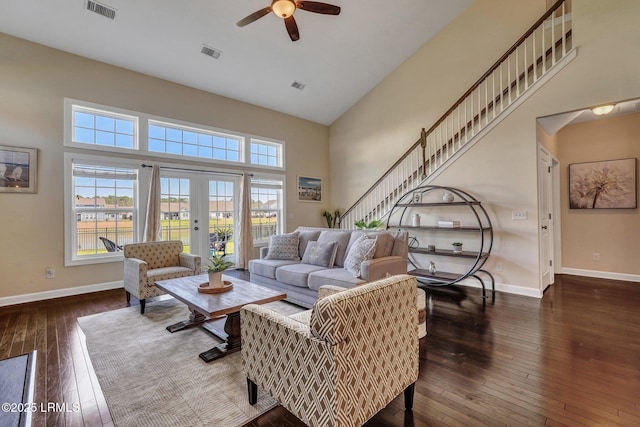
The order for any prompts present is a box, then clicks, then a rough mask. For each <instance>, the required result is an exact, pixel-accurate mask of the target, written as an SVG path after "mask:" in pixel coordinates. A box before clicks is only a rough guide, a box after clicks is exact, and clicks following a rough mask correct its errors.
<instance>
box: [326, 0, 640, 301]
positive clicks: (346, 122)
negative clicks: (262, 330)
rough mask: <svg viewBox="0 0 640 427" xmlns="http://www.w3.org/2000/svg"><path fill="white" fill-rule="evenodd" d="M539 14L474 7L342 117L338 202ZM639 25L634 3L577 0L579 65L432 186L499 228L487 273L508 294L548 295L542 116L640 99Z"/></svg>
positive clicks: (336, 135) (536, 9) (335, 147)
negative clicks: (475, 202)
mask: <svg viewBox="0 0 640 427" xmlns="http://www.w3.org/2000/svg"><path fill="white" fill-rule="evenodd" d="M543 11H544V2H537V1H529V2H513V1H510V0H477V1H475V2H474V3H473V4H472V5H471V6H470V7H469V8H468V9H467V10H465V12H464V13H463V14H462V15H461V16H460V17H459V18H457V19H456V20H454V21H453V23H452V24H451V25H449V26H448V27H447V28H445V29H444V30H443V31H442V32H441V33H440V34H439V35H438V36H437V37H435V38H434V39H433V40H432V41H431V42H429V43H427V44H426V45H424V46H423V47H422V48H421V49H420V50H419V51H418V52H417V53H416V54H415V55H414V56H413V57H412V58H410V59H409V60H408V61H406V63H404V64H403V65H402V66H400V67H399V68H398V69H397V70H395V71H394V72H393V73H392V74H391V75H389V76H388V77H387V78H386V79H385V80H383V81H382V82H381V83H380V84H379V85H378V87H377V88H375V89H374V90H373V91H371V92H370V93H369V94H368V95H367V96H365V97H364V98H363V99H362V100H361V101H360V102H358V103H357V104H356V105H355V106H354V107H353V108H352V109H350V110H349V111H348V112H347V113H345V114H344V115H343V116H342V117H341V118H340V119H338V120H337V121H336V122H335V123H334V124H333V125H332V126H331V129H330V141H331V143H330V154H331V159H330V160H331V172H332V175H333V177H334V179H333V186H332V191H331V195H332V201H333V204H334V205H337V206H341V207H348V206H349V205H350V203H352V202H353V201H355V200H356V199H357V198H358V197H359V196H360V195H361V194H362V192H363V191H364V190H366V188H367V187H368V186H369V185H371V184H372V183H373V182H374V181H375V180H376V179H377V178H379V176H380V173H381V172H383V171H384V170H385V169H386V168H387V167H388V166H390V165H391V164H392V163H393V161H394V160H396V159H397V158H398V156H399V155H400V154H402V152H404V151H405V150H406V149H407V148H408V147H409V146H410V145H411V144H412V143H413V142H415V141H416V140H417V139H418V135H419V132H420V128H422V127H427V128H428V127H430V126H431V124H432V123H433V122H434V121H435V120H436V119H437V118H438V117H439V116H440V115H441V114H442V113H443V112H445V111H446V110H447V109H448V108H449V107H450V106H451V104H452V103H453V102H454V101H455V100H456V99H457V98H458V97H459V96H461V95H462V94H463V93H464V92H465V91H466V89H467V88H468V87H469V86H470V85H471V83H473V81H474V80H475V79H476V78H478V77H479V76H480V75H482V74H483V73H484V71H485V70H486V69H487V68H488V67H489V66H490V65H491V64H492V63H493V62H494V61H495V60H496V59H497V58H498V57H500V55H501V54H502V53H504V51H506V49H507V48H508V47H510V46H511V45H512V44H513V43H514V42H515V40H516V39H517V38H518V37H519V36H520V35H521V34H522V33H524V32H525V30H526V29H527V28H528V27H529V26H530V25H531V24H533V22H535V21H536V19H537V18H538V17H539V16H541V15H542V13H543ZM639 17H640V2H637V1H634V0H602V1H597V2H595V1H589V0H574V1H573V44H574V46H576V47H577V48H578V55H577V57H576V59H574V60H573V61H572V62H571V63H570V64H569V65H568V66H567V67H566V68H565V69H564V70H562V71H561V72H560V73H559V74H558V75H556V76H555V77H553V79H552V80H551V81H550V82H548V83H547V84H546V85H545V86H544V87H542V88H541V89H539V90H538V91H537V92H536V93H535V94H534V95H533V96H532V97H531V98H530V99H529V100H528V101H527V102H525V103H524V104H523V105H522V106H520V107H519V108H518V109H517V110H516V111H515V112H514V113H512V114H511V115H510V116H509V117H507V118H506V119H505V120H504V121H503V122H502V123H501V124H500V125H498V126H497V127H496V128H495V129H494V130H493V131H492V132H491V133H490V134H489V135H488V136H487V137H485V138H484V139H483V140H482V141H481V142H480V143H479V144H477V145H475V146H474V147H473V148H472V149H471V150H470V151H469V152H468V153H467V154H465V156H463V158H462V159H460V160H459V161H458V162H456V163H455V164H454V165H453V166H452V167H450V168H448V169H447V170H446V171H445V172H444V173H443V174H442V175H440V176H438V177H437V178H436V180H435V181H434V183H435V184H440V185H450V186H459V187H461V188H463V189H465V190H468V191H469V192H470V193H472V194H473V195H475V196H476V197H477V198H478V199H480V200H482V201H483V202H484V203H485V206H486V207H487V208H488V210H489V214H490V216H491V218H492V221H493V225H494V227H495V242H494V248H493V251H492V256H491V258H490V260H489V262H488V263H487V266H486V267H487V269H488V270H489V271H491V272H493V273H494V275H495V276H496V281H497V282H498V283H499V284H501V285H504V286H503V289H508V290H512V291H515V292H521V293H523V294H530V295H540V294H541V291H542V288H543V286H542V285H541V283H540V274H539V261H538V259H539V250H538V202H537V171H536V162H537V159H536V156H537V149H536V142H537V139H538V138H537V136H536V118H537V117H543V116H547V115H551V114H555V113H560V112H565V111H573V110H577V109H580V108H585V107H588V106H592V105H598V104H602V103H605V102H607V101H615V100H621V99H629V98H633V97H637V96H638V95H639V94H640V78H639V75H638V73H637V70H638V69H639V68H640V57H638V56H637V55H633V54H632V52H635V51H636V50H637V43H638V29H637V21H638V18H639ZM486 55H488V56H486ZM350 166H351V167H350ZM513 210H527V212H528V220H527V221H514V220H512V219H511V213H512V211H513ZM497 263H500V264H501V267H502V270H503V271H502V272H497V271H496V264H497Z"/></svg>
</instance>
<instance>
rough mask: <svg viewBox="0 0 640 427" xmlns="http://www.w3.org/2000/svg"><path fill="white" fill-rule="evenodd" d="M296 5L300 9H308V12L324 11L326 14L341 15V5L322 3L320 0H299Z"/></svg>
mask: <svg viewBox="0 0 640 427" xmlns="http://www.w3.org/2000/svg"><path fill="white" fill-rule="evenodd" d="M296 6H297V7H298V9H302V10H306V11H307V12H315V13H322V14H325V15H340V6H334V5H332V4H327V3H321V2H319V1H299V2H297V3H296Z"/></svg>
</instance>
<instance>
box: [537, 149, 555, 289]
mask: <svg viewBox="0 0 640 427" xmlns="http://www.w3.org/2000/svg"><path fill="white" fill-rule="evenodd" d="M551 166H552V159H551V154H550V153H549V152H548V151H547V150H546V149H545V148H544V147H542V146H539V147H538V206H539V215H538V217H539V218H540V224H539V225H540V230H539V232H540V236H539V239H540V240H539V241H540V285H541V289H542V290H544V289H545V288H546V287H547V286H548V285H550V284H552V283H553V281H554V269H553V257H554V255H553V235H554V234H553V188H552V182H553V181H552V173H551V171H552V168H551Z"/></svg>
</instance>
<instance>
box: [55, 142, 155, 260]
mask: <svg viewBox="0 0 640 427" xmlns="http://www.w3.org/2000/svg"><path fill="white" fill-rule="evenodd" d="M74 162H87V163H90V164H96V165H104V166H115V167H118V166H119V167H124V168H130V169H135V170H137V171H138V182H137V183H136V186H135V188H134V192H135V205H134V207H133V208H134V211H135V212H136V218H135V223H134V229H133V233H134V236H135V238H136V240H139V238H140V236H141V235H142V230H141V227H143V226H144V218H143V217H141V216H142V215H144V212H142V210H141V209H140V195H141V194H140V193H141V192H140V186H141V185H140V168H141V167H140V160H135V159H122V158H113V157H105V156H95V155H88V154H79V153H65V154H64V235H65V239H64V265H65V267H71V266H78V265H88V264H101V263H109V262H119V261H122V259H123V253H122V252H107V253H106V254H96V255H88V256H83V257H82V258H78V257H76V256H75V254H74V251H73V249H74V248H73V239H74V238H75V235H76V221H75V216H74V211H73V208H72V206H71V200H72V198H73V194H74V191H73V185H74V183H73V170H72V168H73V163H74Z"/></svg>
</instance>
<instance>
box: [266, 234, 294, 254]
mask: <svg viewBox="0 0 640 427" xmlns="http://www.w3.org/2000/svg"><path fill="white" fill-rule="evenodd" d="M298 240H299V236H298V233H295V232H294V233H289V234H279V235H276V236H271V237H269V251H268V252H267V256H266V257H264V259H279V260H288V261H298V260H299V259H300V254H299V253H298Z"/></svg>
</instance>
